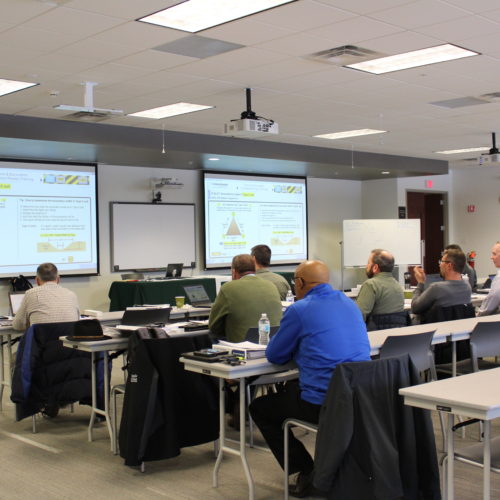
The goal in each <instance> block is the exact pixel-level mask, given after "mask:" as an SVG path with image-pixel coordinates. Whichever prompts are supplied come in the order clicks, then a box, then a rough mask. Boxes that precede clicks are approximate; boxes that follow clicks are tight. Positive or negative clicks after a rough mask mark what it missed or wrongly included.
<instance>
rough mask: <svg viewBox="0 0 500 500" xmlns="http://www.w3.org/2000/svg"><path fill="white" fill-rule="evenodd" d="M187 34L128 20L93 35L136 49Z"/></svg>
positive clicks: (102, 39) (101, 39)
mask: <svg viewBox="0 0 500 500" xmlns="http://www.w3.org/2000/svg"><path fill="white" fill-rule="evenodd" d="M186 36H189V35H187V34H186V33H185V32H183V31H178V30H172V29H168V28H162V27H161V26H154V25H152V24H146V23H140V22H136V21H130V22H128V23H125V24H121V25H120V26H116V27H115V28H111V29H108V30H106V31H103V32H101V33H99V34H97V35H95V36H94V38H95V39H96V40H99V41H102V42H107V43H118V44H120V43H121V44H123V45H128V46H131V47H135V48H136V50H137V51H139V50H144V49H150V48H153V47H157V46H159V45H163V44H165V43H167V42H172V41H174V40H178V39H180V38H184V37H186Z"/></svg>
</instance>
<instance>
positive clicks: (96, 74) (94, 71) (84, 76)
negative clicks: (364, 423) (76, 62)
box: [74, 63, 142, 84]
mask: <svg viewBox="0 0 500 500" xmlns="http://www.w3.org/2000/svg"><path fill="white" fill-rule="evenodd" d="M141 73H142V70H141V69H139V68H135V67H132V66H123V65H121V64H114V63H109V64H101V65H99V66H94V67H92V68H89V69H86V70H84V71H81V72H79V73H76V74H75V75H74V76H76V77H77V78H78V79H80V80H81V81H85V82H98V83H100V84H101V83H106V84H108V83H117V82H126V81H127V80H132V79H133V78H137V77H138V76H139V75H141Z"/></svg>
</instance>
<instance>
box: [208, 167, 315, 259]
mask: <svg viewBox="0 0 500 500" xmlns="http://www.w3.org/2000/svg"><path fill="white" fill-rule="evenodd" d="M306 187H307V184H306V179H305V178H293V177H267V176H252V175H239V174H227V173H211V172H205V174H204V195H205V267H206V268H217V267H228V266H230V264H231V260H232V258H233V256H235V255H237V254H240V253H250V249H251V248H252V247H253V246H254V245H259V244H265V245H268V246H269V247H271V250H272V264H293V263H297V262H300V261H302V260H304V259H306V258H307V192H306Z"/></svg>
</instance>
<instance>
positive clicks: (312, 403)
mask: <svg viewBox="0 0 500 500" xmlns="http://www.w3.org/2000/svg"><path fill="white" fill-rule="evenodd" d="M329 279H330V276H329V271H328V268H327V267H326V265H325V264H324V263H323V262H321V261H314V260H313V261H306V262H303V263H302V264H300V265H299V266H298V267H297V269H296V271H295V276H294V281H295V291H296V296H297V299H301V300H298V301H297V302H295V303H294V304H292V305H291V306H289V307H288V309H287V310H286V312H285V314H284V316H283V318H282V320H281V324H280V329H279V330H278V332H277V333H276V335H275V336H274V337H273V338H272V339H271V341H270V342H269V345H268V347H267V349H266V357H267V359H268V360H269V361H270V362H271V363H277V364H284V363H287V362H289V361H292V360H293V361H295V363H296V364H297V366H298V368H299V380H298V383H296V381H294V382H291V383H290V382H289V383H288V384H287V385H286V386H285V387H284V389H283V390H282V391H280V392H278V393H276V394H268V395H266V396H263V397H260V398H258V399H256V400H255V401H254V402H253V403H252V404H251V405H250V413H251V415H252V418H253V419H254V421H255V423H256V424H257V426H258V427H259V429H260V431H261V432H262V435H263V436H264V438H265V440H266V442H267V444H268V445H269V447H270V448H271V451H272V452H273V454H274V456H275V457H276V459H277V460H278V462H279V463H280V465H281V466H282V467H283V430H282V425H283V422H284V421H285V420H286V419H287V418H292V417H293V418H298V419H300V420H306V421H308V422H312V423H317V422H318V420H319V412H320V408H321V405H322V404H323V401H324V399H325V395H326V392H327V389H328V385H329V383H330V379H331V376H332V373H333V370H334V369H335V366H336V365H337V364H339V363H344V362H347V361H367V360H369V359H370V344H369V342H368V335H367V333H366V325H365V322H364V321H363V316H362V314H361V312H360V310H359V308H358V307H357V305H356V303H355V302H354V301H352V300H351V299H349V298H347V297H346V296H345V294H344V293H342V292H339V291H338V290H334V289H333V288H332V287H331V286H330V285H329ZM289 463H290V468H289V470H290V474H294V473H298V474H297V479H296V483H295V484H293V485H290V487H289V491H290V494H292V495H294V496H299V497H302V496H307V495H309V494H311V492H312V491H313V487H312V470H313V465H314V464H313V459H312V458H311V456H310V455H309V453H308V452H307V450H306V449H305V447H304V445H303V444H302V443H301V442H300V441H299V440H298V439H296V438H295V437H294V436H293V433H290V448H289Z"/></svg>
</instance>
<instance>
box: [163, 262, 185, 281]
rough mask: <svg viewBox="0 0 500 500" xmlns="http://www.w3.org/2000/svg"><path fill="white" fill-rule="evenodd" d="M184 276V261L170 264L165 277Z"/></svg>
mask: <svg viewBox="0 0 500 500" xmlns="http://www.w3.org/2000/svg"><path fill="white" fill-rule="evenodd" d="M181 276H182V263H180V264H168V265H167V270H166V272H165V278H167V279H169V278H170V279H171V278H180V277H181Z"/></svg>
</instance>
